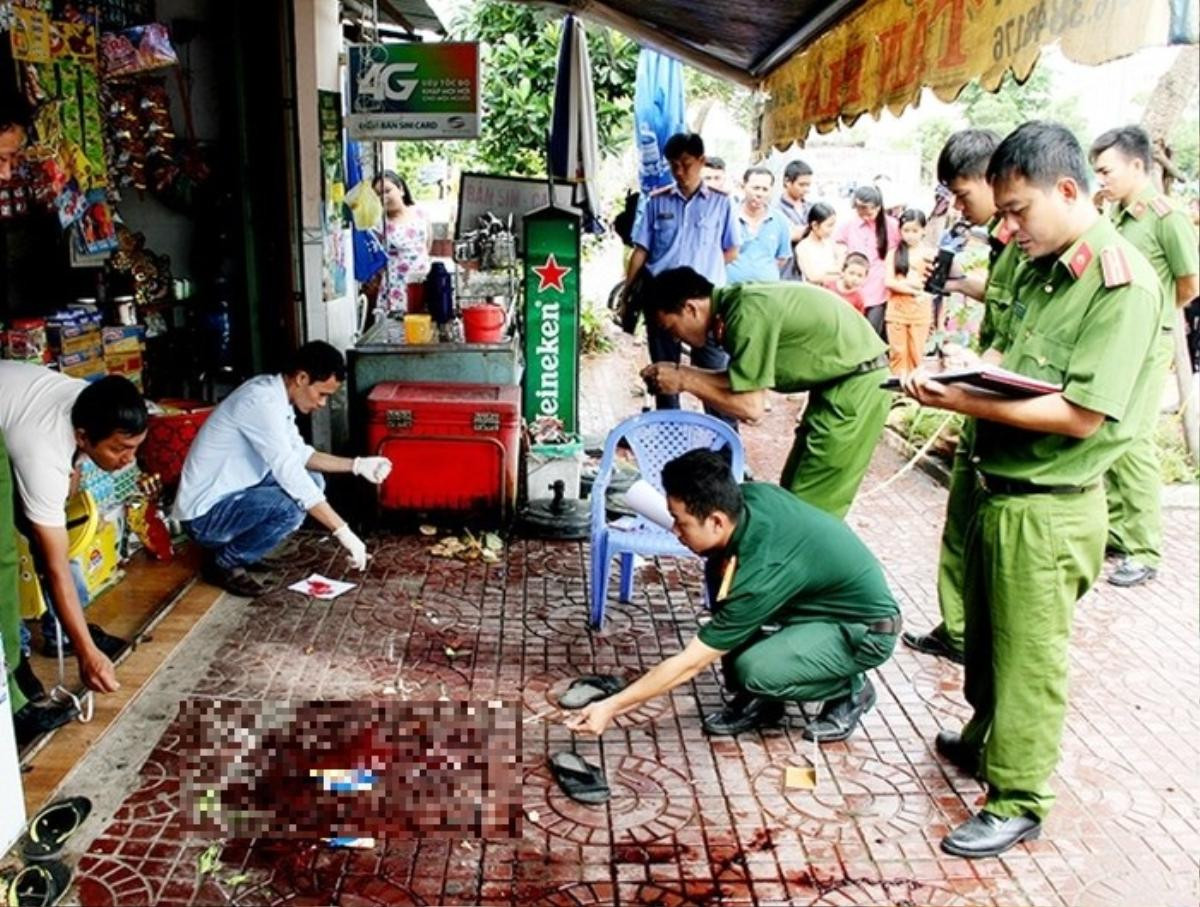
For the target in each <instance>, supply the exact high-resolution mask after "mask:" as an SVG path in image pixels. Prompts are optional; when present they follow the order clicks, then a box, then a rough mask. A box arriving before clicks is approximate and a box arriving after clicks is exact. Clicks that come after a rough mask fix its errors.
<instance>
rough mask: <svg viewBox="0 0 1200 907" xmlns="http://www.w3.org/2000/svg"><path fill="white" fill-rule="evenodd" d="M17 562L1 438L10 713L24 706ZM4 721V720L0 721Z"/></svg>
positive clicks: (0, 598)
mask: <svg viewBox="0 0 1200 907" xmlns="http://www.w3.org/2000/svg"><path fill="white" fill-rule="evenodd" d="M18 563H19V562H18V559H17V530H16V528H15V527H14V526H13V486H12V467H11V466H10V465H9V461H8V448H6V447H5V446H4V436H3V435H0V637H3V640H4V664H5V670H6V671H7V673H8V677H7V681H8V701H9V705H10V706H11V707H12V710H13V712H16V711H18V710H19V709H20V708H21V707H22V706H24V705H25V702H26V699H25V694H24V693H22V692H21V688H20V687H19V686H18V685H17V683H16V681H15V680H14V679H13V671H15V670H16V669H17V665H18V664H19V663H20V660H21V601H20V594H19V590H20V585H19V584H20V573H19V569H20V568H19V566H18ZM0 720H7V719H0Z"/></svg>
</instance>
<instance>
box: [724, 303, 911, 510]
mask: <svg viewBox="0 0 1200 907" xmlns="http://www.w3.org/2000/svg"><path fill="white" fill-rule="evenodd" d="M713 308H714V311H715V313H716V315H717V317H718V318H719V319H720V324H719V326H718V330H717V334H718V341H719V342H720V343H721V344H722V346H724V347H725V349H726V351H728V353H729V355H730V363H729V383H730V386H731V387H732V389H733V390H734V391H736V392H744V391H753V390H761V389H766V388H774V389H775V390H778V391H783V392H784V393H792V392H796V391H808V392H809V397H808V407H807V409H805V411H804V419H803V421H802V422H801V423H800V425H799V426H797V428H796V439H795V442H794V443H793V444H792V449H791V452H790V453H789V454H788V458H787V462H786V463H785V465H784V467H783V475H782V477H781V478H780V481H779V483H780V485H782V486H783V487H784V488H786V489H788V490H789V491H791V492H792V494H794V495H796V497H798V498H800V499H801V500H803V501H807V502H808V503H810V504H812V505H813V506H814V507H819V508H821V509H822V510H824V511H826V512H828V513H832V514H834V515H835V516H839V517H840V516H845V514H846V511H847V510H849V509H850V504H851V503H852V502H853V501H854V494H855V492H856V491H858V486H859V484H861V482H862V479H863V476H864V475H866V472H867V467H868V466H869V465H870V463H871V455H872V454H873V453H874V452H875V445H876V444H877V443H878V441H879V436H880V435H881V434H883V426H884V421H885V420H886V419H887V412H888V407H889V406H890V405H891V395H890V394H888V393H887V392H886V391H884V390H882V389H880V386H879V385H880V382H882V381H883V379H884V378H885V377H886V376H887V346H886V345H885V344H884V342H883V341H882V340H880V339H879V337H878V336H877V335H876V334H875V332H874V330H873V329H872V328H871V325H870V323H869V322H868V321H867V320H866V319H865V318H863V317H862V316H861V315H860V314H859V313H858V312H856V311H854V309H853V308H852V307H851V306H849V305H847V304H846V302H845V301H844V300H842V299H840V298H839V297H837V296H835V295H834V294H833V293H830V292H829V291H828V290H823V289H821V288H820V287H814V286H807V285H804V284H797V283H748V284H740V285H738V286H734V287H727V288H725V289H721V290H716V291H715V292H714V293H713Z"/></svg>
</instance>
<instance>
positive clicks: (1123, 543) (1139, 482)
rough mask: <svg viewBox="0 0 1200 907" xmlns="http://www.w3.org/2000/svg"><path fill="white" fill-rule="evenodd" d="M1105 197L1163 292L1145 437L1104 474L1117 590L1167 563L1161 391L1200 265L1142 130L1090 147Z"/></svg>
mask: <svg viewBox="0 0 1200 907" xmlns="http://www.w3.org/2000/svg"><path fill="white" fill-rule="evenodd" d="M1091 160H1092V167H1093V169H1095V171H1096V176H1097V177H1099V180H1100V191H1101V193H1102V194H1103V196H1104V197H1105V198H1106V199H1108V200H1109V201H1111V202H1112V203H1113V205H1112V212H1111V213H1112V220H1113V223H1114V224H1116V226H1117V231H1118V232H1119V233H1120V234H1121V235H1122V236H1124V237H1125V238H1126V239H1127V240H1129V241H1130V242H1131V243H1133V245H1134V246H1136V247H1137V249H1138V251H1139V252H1141V253H1142V254H1143V255H1145V256H1146V258H1147V260H1148V261H1149V262H1150V264H1151V265H1152V266H1153V267H1154V270H1155V272H1156V273H1157V274H1158V279H1159V280H1160V281H1161V283H1162V285H1163V293H1164V296H1163V310H1162V320H1161V323H1160V326H1161V332H1160V334H1159V338H1158V342H1157V343H1156V344H1155V348H1154V353H1155V354H1154V359H1153V364H1152V366H1151V369H1152V372H1153V374H1152V380H1153V381H1155V382H1156V385H1155V386H1156V388H1157V390H1156V391H1155V392H1154V394H1152V395H1151V398H1150V400H1149V404H1150V405H1149V406H1148V407H1147V408H1146V411H1145V412H1144V413H1143V414H1142V419H1143V422H1142V430H1141V432H1140V434H1139V436H1138V439H1137V441H1136V442H1135V443H1134V444H1133V445H1131V446H1130V448H1129V450H1127V451H1126V452H1125V453H1124V455H1122V456H1121V457H1120V458H1119V459H1118V460H1117V461H1116V462H1115V463H1114V464H1113V465H1112V468H1111V469H1109V471H1108V473H1107V474H1106V475H1105V477H1104V478H1105V484H1106V485H1107V491H1108V546H1109V548H1110V549H1112V550H1113V551H1115V552H1117V553H1118V554H1120V555H1121V556H1122V557H1121V562H1120V564H1119V565H1118V566H1117V569H1116V570H1114V571H1113V572H1112V574H1111V575H1110V576H1109V577H1108V581H1109V582H1110V583H1112V584H1113V585H1114V586H1136V585H1138V584H1139V583H1144V582H1147V581H1148V580H1151V579H1153V578H1154V575H1155V573H1156V572H1157V571H1158V565H1159V562H1160V561H1161V560H1162V506H1161V495H1162V473H1161V472H1160V470H1159V463H1158V445H1157V442H1156V440H1155V435H1156V434H1157V431H1158V412H1159V405H1160V403H1161V400H1162V388H1163V384H1164V382H1165V381H1166V378H1167V372H1168V371H1169V370H1170V365H1171V359H1172V357H1173V356H1174V354H1175V333H1174V332H1175V328H1176V326H1177V324H1178V322H1179V316H1178V315H1177V314H1176V311H1175V310H1176V308H1177V307H1179V308H1182V307H1183V306H1185V305H1187V304H1188V303H1189V302H1191V301H1192V300H1193V299H1195V298H1196V292H1197V279H1196V274H1197V272H1198V271H1200V262H1198V261H1197V258H1198V255H1200V253H1198V251H1197V247H1196V230H1195V228H1193V226H1192V222H1191V220H1190V219H1189V218H1188V216H1187V215H1186V214H1184V213H1183V212H1182V211H1180V210H1179V209H1178V208H1176V207H1175V206H1174V205H1172V204H1171V202H1170V201H1169V200H1168V199H1167V198H1166V196H1164V195H1163V194H1162V193H1161V192H1159V191H1158V190H1157V189H1156V188H1155V187H1154V185H1153V184H1152V183H1151V181H1150V166H1151V160H1152V159H1151V154H1150V136H1148V135H1147V134H1146V132H1145V130H1143V129H1142V128H1140V127H1138V126H1125V127H1124V128H1121V129H1110V130H1109V131H1108V132H1106V133H1104V134H1103V135H1101V136H1100V137H1099V138H1098V139H1096V141H1095V142H1093V143H1092V148H1091Z"/></svg>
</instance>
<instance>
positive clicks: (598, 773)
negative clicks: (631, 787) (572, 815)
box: [550, 752, 610, 804]
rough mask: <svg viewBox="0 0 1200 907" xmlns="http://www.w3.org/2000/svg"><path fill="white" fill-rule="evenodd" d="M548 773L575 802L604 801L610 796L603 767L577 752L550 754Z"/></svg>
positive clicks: (593, 802) (594, 802)
mask: <svg viewBox="0 0 1200 907" xmlns="http://www.w3.org/2000/svg"><path fill="white" fill-rule="evenodd" d="M550 773H551V774H552V775H553V776H554V780H555V781H557V782H558V786H559V787H560V788H562V792H563V793H564V794H566V795H567V796H568V797H570V798H571V799H572V800H574V801H575V802H576V803H588V804H596V803H604V802H607V800H608V798H609V796H610V791H609V789H608V782H607V781H606V780H605V779H604V769H602V768H600V766H598V765H592V763H590V762H587V761H585V760H584V759H583V758H582V757H581V756H580V755H579V754H578V753H573V752H562V753H555V754H554V755H552V756H551V757H550Z"/></svg>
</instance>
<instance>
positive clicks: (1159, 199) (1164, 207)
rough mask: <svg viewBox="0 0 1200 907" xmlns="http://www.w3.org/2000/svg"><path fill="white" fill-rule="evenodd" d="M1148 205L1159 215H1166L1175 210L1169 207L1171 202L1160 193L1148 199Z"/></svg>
mask: <svg viewBox="0 0 1200 907" xmlns="http://www.w3.org/2000/svg"><path fill="white" fill-rule="evenodd" d="M1150 207H1151V208H1153V209H1154V213H1155V214H1157V215H1158V216H1159V217H1166V216H1167V215H1168V214H1170V213H1171V212H1172V211H1173V210H1175V209H1174V208H1172V207H1171V203H1170V202H1169V201H1167V200H1166V198H1165V197H1163V196H1161V195H1159V196H1156V197H1154V198H1152V199H1150Z"/></svg>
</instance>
